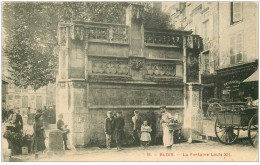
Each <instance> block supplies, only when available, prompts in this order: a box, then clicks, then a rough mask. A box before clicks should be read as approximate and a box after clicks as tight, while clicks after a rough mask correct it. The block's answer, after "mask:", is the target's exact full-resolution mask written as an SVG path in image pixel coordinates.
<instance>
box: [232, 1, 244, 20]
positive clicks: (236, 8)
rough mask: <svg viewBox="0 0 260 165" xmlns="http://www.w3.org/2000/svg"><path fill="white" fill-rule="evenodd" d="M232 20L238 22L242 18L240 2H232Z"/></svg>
mask: <svg viewBox="0 0 260 165" xmlns="http://www.w3.org/2000/svg"><path fill="white" fill-rule="evenodd" d="M232 16H233V22H238V21H240V20H241V19H242V3H241V2H233V15H232Z"/></svg>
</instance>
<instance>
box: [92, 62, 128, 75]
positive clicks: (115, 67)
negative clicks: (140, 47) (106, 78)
mask: <svg viewBox="0 0 260 165" xmlns="http://www.w3.org/2000/svg"><path fill="white" fill-rule="evenodd" d="M92 73H94V74H117V75H127V74H128V66H127V62H126V61H120V62H118V61H92Z"/></svg>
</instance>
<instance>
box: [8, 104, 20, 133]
mask: <svg viewBox="0 0 260 165" xmlns="http://www.w3.org/2000/svg"><path fill="white" fill-rule="evenodd" d="M8 121H9V123H11V124H13V125H14V132H16V133H19V132H21V131H22V130H23V118H22V116H21V115H20V110H19V108H17V109H16V110H15V113H14V114H11V115H10V116H9V118H8Z"/></svg>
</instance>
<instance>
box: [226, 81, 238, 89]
mask: <svg viewBox="0 0 260 165" xmlns="http://www.w3.org/2000/svg"><path fill="white" fill-rule="evenodd" d="M240 83H241V82H240V81H237V80H232V81H228V82H225V83H224V88H225V89H231V88H239V85H240Z"/></svg>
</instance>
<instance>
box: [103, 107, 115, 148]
mask: <svg viewBox="0 0 260 165" xmlns="http://www.w3.org/2000/svg"><path fill="white" fill-rule="evenodd" d="M113 124H114V121H113V118H112V112H111V111H108V112H107V118H106V121H105V134H106V146H107V149H111V148H110V147H111V146H110V145H111V135H112V133H113V130H114V128H113Z"/></svg>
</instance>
